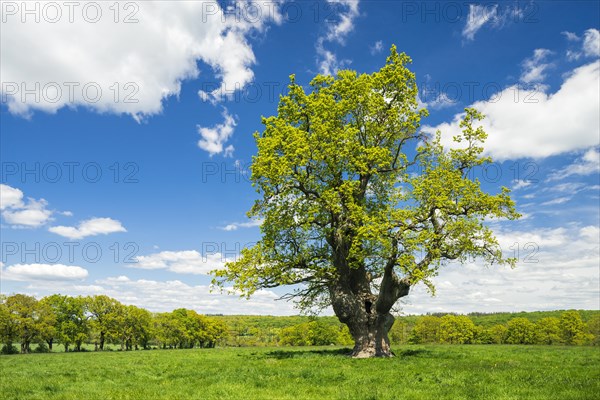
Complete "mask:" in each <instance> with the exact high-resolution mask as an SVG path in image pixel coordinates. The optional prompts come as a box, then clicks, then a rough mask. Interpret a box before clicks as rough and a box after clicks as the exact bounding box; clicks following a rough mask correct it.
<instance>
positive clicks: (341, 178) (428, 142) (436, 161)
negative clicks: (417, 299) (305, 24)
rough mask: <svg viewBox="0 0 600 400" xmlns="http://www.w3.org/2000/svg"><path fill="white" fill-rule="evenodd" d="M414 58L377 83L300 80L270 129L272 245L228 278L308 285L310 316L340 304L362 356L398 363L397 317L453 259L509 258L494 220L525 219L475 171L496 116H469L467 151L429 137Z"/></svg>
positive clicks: (263, 185) (254, 213) (392, 60)
mask: <svg viewBox="0 0 600 400" xmlns="http://www.w3.org/2000/svg"><path fill="white" fill-rule="evenodd" d="M410 61H411V60H410V58H409V57H408V56H406V55H405V54H403V53H402V54H399V53H398V52H397V51H396V48H395V47H392V49H391V52H390V55H389V57H388V58H387V61H386V64H385V66H384V67H383V68H381V70H379V71H377V72H374V73H372V74H360V75H359V74H357V73H356V72H355V71H349V70H344V71H339V72H338V73H337V74H336V76H335V77H333V76H322V75H317V76H316V77H315V78H314V79H313V80H312V82H311V83H310V90H309V91H308V92H307V91H305V89H304V88H303V87H302V86H300V85H298V84H297V83H296V82H295V78H294V76H292V77H291V83H290V85H289V92H288V94H287V95H285V96H282V97H281V98H280V102H279V106H278V110H277V115H276V116H272V117H269V118H263V124H264V126H265V129H264V131H263V132H262V133H256V134H255V139H256V144H257V147H258V154H257V155H256V156H254V158H253V162H252V177H251V180H252V182H253V185H254V186H255V188H256V189H257V191H258V193H259V194H260V195H261V198H260V199H259V200H257V201H256V203H255V204H254V206H253V207H252V209H251V211H250V212H249V216H250V217H252V218H259V219H262V220H263V222H262V225H261V232H262V237H261V239H260V240H259V241H258V242H257V243H256V245H255V246H253V247H251V248H247V249H244V250H243V251H242V254H241V257H239V259H237V260H236V261H234V262H230V263H227V264H226V266H225V268H224V269H222V270H218V271H215V275H216V276H215V283H218V284H221V285H224V284H225V282H227V281H232V282H233V284H234V287H235V288H236V289H237V290H239V291H241V292H242V293H244V294H245V295H247V296H250V295H252V294H253V293H254V292H255V291H257V290H259V289H261V288H272V287H276V286H281V285H296V286H294V287H295V289H294V290H293V291H291V293H290V294H289V295H288V296H286V297H288V298H294V299H295V300H296V301H297V303H298V305H299V306H300V307H312V306H315V305H317V306H329V305H330V306H331V307H332V308H333V311H334V312H335V314H336V315H337V317H338V318H339V320H340V321H341V322H343V323H345V324H346V325H347V326H348V328H349V330H350V333H351V335H352V337H353V339H354V342H355V346H354V351H353V356H355V357H372V356H391V355H392V352H391V350H390V346H389V340H388V331H389V329H390V328H391V326H392V324H393V322H394V317H393V316H392V314H391V311H392V307H393V306H394V305H395V304H396V302H397V301H398V299H400V298H401V297H403V296H406V295H408V293H409V290H410V288H411V287H413V286H414V285H416V284H418V283H424V284H425V285H428V287H429V288H430V289H431V290H433V289H434V287H433V284H432V281H431V278H432V277H434V276H435V275H436V274H437V271H438V269H439V268H440V267H441V266H443V265H444V264H445V263H447V262H448V261H449V260H456V261H464V260H465V259H466V258H467V257H477V258H479V259H482V260H484V261H485V262H488V263H493V262H497V263H509V264H512V263H514V260H512V259H504V258H503V255H502V251H501V249H500V247H499V245H498V242H497V240H496V239H495V237H494V235H493V232H492V231H491V230H490V228H489V227H487V226H486V224H485V221H486V220H487V219H490V218H508V219H514V218H518V216H519V215H518V213H517V212H516V211H515V208H514V203H513V201H512V200H511V199H510V197H509V191H508V189H506V188H504V187H503V188H501V189H500V191H499V193H498V194H489V193H486V192H485V191H483V190H482V188H481V185H480V182H479V181H478V180H476V179H473V177H472V176H473V175H472V174H470V172H471V171H472V170H473V169H474V168H478V167H481V166H483V165H485V164H486V163H489V162H491V159H490V158H488V157H484V156H483V155H482V153H483V148H482V143H483V142H484V140H485V138H486V133H485V132H484V131H483V129H482V128H481V127H475V126H474V124H475V123H476V122H477V120H480V119H481V118H482V116H481V115H480V114H479V113H478V112H477V111H475V110H472V109H467V110H466V112H465V115H464V119H463V121H462V123H461V127H462V134H460V135H458V137H456V138H455V140H456V141H457V142H459V144H460V146H458V147H459V148H456V149H444V148H443V147H442V145H441V143H440V137H439V134H438V135H436V136H435V137H428V136H427V135H425V134H423V133H422V132H421V131H420V130H419V124H420V119H421V117H423V116H425V115H427V111H426V110H424V109H419V108H418V102H417V95H418V90H417V85H416V82H415V75H414V74H413V73H412V72H411V71H410V70H409V69H408V68H407V67H406V65H407V64H408V63H410Z"/></svg>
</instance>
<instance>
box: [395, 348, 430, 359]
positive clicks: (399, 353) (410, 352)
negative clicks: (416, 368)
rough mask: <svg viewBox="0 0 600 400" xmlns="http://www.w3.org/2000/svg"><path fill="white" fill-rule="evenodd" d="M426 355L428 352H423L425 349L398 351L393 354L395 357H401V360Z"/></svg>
mask: <svg viewBox="0 0 600 400" xmlns="http://www.w3.org/2000/svg"><path fill="white" fill-rule="evenodd" d="M427 353H429V350H425V349H405V350H399V351H395V352H394V354H395V355H396V357H402V358H406V357H415V356H419V355H424V354H427Z"/></svg>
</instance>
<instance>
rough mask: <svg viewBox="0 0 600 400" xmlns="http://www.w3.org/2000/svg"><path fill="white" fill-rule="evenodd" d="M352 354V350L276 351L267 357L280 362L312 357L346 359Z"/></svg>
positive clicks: (267, 354) (269, 353)
mask: <svg viewBox="0 0 600 400" xmlns="http://www.w3.org/2000/svg"><path fill="white" fill-rule="evenodd" d="M351 353H352V349H349V348H342V349H318V350H317V349H314V350H275V351H270V352H268V353H266V354H265V355H266V357H268V358H276V359H278V360H282V359H286V358H296V357H306V356H310V355H319V356H337V357H346V356H349V355H350V354H351Z"/></svg>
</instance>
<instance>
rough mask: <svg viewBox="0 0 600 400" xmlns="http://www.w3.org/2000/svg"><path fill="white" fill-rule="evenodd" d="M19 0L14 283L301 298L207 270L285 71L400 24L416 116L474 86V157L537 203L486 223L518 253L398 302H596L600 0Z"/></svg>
mask: <svg viewBox="0 0 600 400" xmlns="http://www.w3.org/2000/svg"><path fill="white" fill-rule="evenodd" d="M28 4H29V5H28V8H27V9H24V8H23V5H22V3H21V2H11V1H3V2H2V6H1V10H2V25H1V29H2V34H1V35H0V40H1V43H0V44H1V46H0V49H1V61H0V64H1V65H0V67H1V68H0V78H1V83H2V86H1V93H2V103H1V105H0V116H1V121H0V128H1V137H0V144H1V150H0V156H1V161H2V170H1V176H0V183H1V184H2V186H1V188H2V192H1V193H2V199H1V200H2V201H1V203H0V205H1V208H2V211H1V212H2V222H1V224H2V225H1V231H0V233H1V235H2V239H1V242H2V260H1V262H2V264H1V266H2V282H1V284H2V287H1V291H2V293H4V294H10V293H15V292H19V293H29V294H33V295H36V296H43V295H46V294H49V293H56V292H60V293H64V294H72V295H88V294H96V293H106V294H108V295H111V296H113V297H115V298H117V299H119V300H121V301H123V302H124V303H128V304H136V305H139V306H143V307H146V308H148V309H151V310H153V311H160V310H171V309H173V308H177V307H188V308H193V309H196V310H197V311H199V312H204V313H226V314H274V315H276V314H294V313H297V310H295V309H294V308H293V307H292V305H291V304H289V303H285V302H282V301H275V300H274V299H276V298H277V297H279V296H280V295H281V294H283V293H285V289H275V290H268V291H267V290H263V291H260V292H259V293H257V294H256V295H255V296H254V297H253V298H252V299H250V300H243V299H239V298H238V297H237V296H235V295H229V296H228V295H226V294H219V293H211V292H210V290H209V287H208V285H209V283H210V277H209V276H208V275H207V271H209V270H211V269H214V268H217V267H219V266H221V265H222V264H223V262H224V261H226V260H227V259H232V258H235V257H236V255H237V253H238V251H239V249H240V248H241V247H243V246H245V245H248V244H251V243H252V242H253V241H255V240H257V239H258V238H259V234H260V231H259V228H258V227H257V223H256V221H250V220H248V219H247V217H246V216H245V213H246V211H247V210H248V209H249V208H250V207H251V205H252V203H253V201H254V199H256V196H257V195H256V193H255V192H254V190H253V188H252V187H251V185H250V182H249V180H248V177H247V167H248V165H249V163H250V161H251V157H252V155H253V154H254V153H255V150H256V148H255V145H254V140H253V138H252V134H253V132H255V131H257V130H260V129H261V123H260V117H261V116H269V115H273V114H274V113H275V110H276V106H277V99H278V96H279V94H280V93H283V92H284V91H285V87H286V85H287V82H288V77H289V75H290V74H295V75H296V80H297V82H299V83H300V84H303V85H306V84H307V83H308V82H309V81H310V80H311V79H312V77H314V75H315V74H317V73H325V74H331V73H335V72H336V71H337V70H339V69H344V68H350V69H355V70H357V71H359V72H366V73H369V72H373V71H376V70H378V69H379V68H380V67H381V66H382V65H383V64H384V62H385V57H386V54H387V52H388V51H389V48H390V46H391V45H392V44H395V45H396V46H397V47H398V49H399V50H400V51H404V52H406V53H407V54H408V55H409V56H410V57H412V59H413V64H412V66H411V69H412V70H413V71H414V72H415V73H416V76H417V82H418V84H419V88H420V101H421V103H422V104H423V106H425V107H427V108H428V109H429V111H430V116H429V117H428V118H426V119H425V120H424V121H423V128H422V129H423V130H425V131H427V132H434V131H435V130H437V129H440V130H441V131H442V133H443V138H444V141H445V143H447V144H448V145H451V137H452V134H453V132H456V130H457V121H458V118H459V117H460V113H461V112H462V110H463V109H464V108H465V107H467V106H471V105H472V106H475V107H476V108H478V109H479V110H480V111H482V112H484V113H485V114H486V115H487V116H488V118H487V119H486V120H485V122H484V126H485V128H486V131H487V132H488V134H489V139H488V143H487V146H486V147H487V149H488V150H487V151H488V154H489V155H491V156H492V157H494V159H495V160H497V161H496V162H495V163H494V164H493V166H492V167H490V168H489V169H488V170H487V172H486V173H480V175H481V176H479V178H480V179H481V180H482V182H483V185H484V186H485V187H486V188H487V189H488V190H490V191H497V190H498V188H499V187H500V186H501V185H504V186H507V187H510V188H512V189H513V196H514V199H515V200H516V202H517V206H518V209H519V211H520V212H521V213H522V214H523V215H524V217H523V218H522V219H521V220H520V221H518V222H511V223H506V222H503V221H500V222H490V223H491V225H492V226H493V228H494V230H495V232H496V233H497V236H498V238H499V240H500V242H501V244H502V245H503V248H504V250H505V251H506V252H507V254H509V255H511V256H515V255H516V256H518V258H519V264H518V268H516V269H515V270H510V269H505V268H500V267H491V268H485V267H483V266H482V265H480V263H478V262H477V261H474V262H472V263H467V264H466V265H462V266H459V265H449V266H448V268H447V269H445V270H443V271H442V272H441V273H440V275H439V276H438V277H437V278H436V280H435V282H436V284H437V288H438V290H437V295H436V296H435V297H431V296H430V295H429V294H428V293H427V292H426V291H425V289H424V288H423V287H416V288H414V289H413V291H412V292H411V294H410V296H408V297H407V298H405V299H404V300H403V304H402V305H401V306H402V308H403V311H404V312H406V313H425V312H436V311H454V312H471V311H489V312H491V311H518V310H545V309H567V308H586V309H597V308H599V307H600V304H599V303H600V293H599V286H600V276H599V260H600V256H599V247H600V243H599V232H600V230H599V226H600V220H599V218H600V215H599V211H598V210H599V207H598V206H599V202H600V196H599V194H600V185H599V184H600V182H599V164H600V159H599V158H600V155H599V146H600V127H599V125H600V122H599V120H600V115H599V112H598V109H599V107H600V101H599V94H598V93H599V89H600V87H599V75H600V73H599V65H600V64H599V58H600V35H599V32H598V29H599V15H600V6H599V4H598V3H597V2H591V1H581V2H535V1H534V2H498V3H494V2H486V3H463V2H394V1H358V0H356V1H352V0H339V1H330V2H326V1H319V2H317V1H301V2H286V1H278V2H266V1H265V2H261V1H256V2H249V1H239V2H219V3H216V2H200V1H188V2H184V1H179V2H171V3H168V2H120V3H118V7H114V6H113V8H109V7H110V6H111V4H112V3H104V2H98V3H93V2H92V3H89V2H76V4H75V6H73V8H69V7H67V6H66V5H65V4H64V3H61V2H55V3H52V4H50V5H49V4H48V3H45V2H31V3H28ZM326 312H330V311H326Z"/></svg>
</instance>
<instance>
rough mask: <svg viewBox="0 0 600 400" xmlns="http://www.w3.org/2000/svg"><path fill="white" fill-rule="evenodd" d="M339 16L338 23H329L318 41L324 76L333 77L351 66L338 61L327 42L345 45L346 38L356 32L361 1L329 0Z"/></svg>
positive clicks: (347, 61)
mask: <svg viewBox="0 0 600 400" xmlns="http://www.w3.org/2000/svg"><path fill="white" fill-rule="evenodd" d="M327 2H328V3H329V5H330V7H332V9H333V10H334V12H335V15H336V16H337V21H327V22H328V24H329V25H328V26H327V30H326V32H325V34H324V35H323V36H320V37H319V38H318V39H317V44H316V50H317V65H318V67H319V72H320V73H321V74H323V75H333V74H335V73H336V72H337V71H338V70H339V69H341V68H343V67H345V66H347V65H348V64H350V60H338V58H337V56H336V55H335V53H334V52H333V51H331V50H329V49H327V45H326V43H327V42H330V43H334V42H335V43H338V44H340V45H344V44H345V43H346V37H347V36H348V35H349V34H350V32H352V31H353V30H354V21H355V20H356V18H357V17H358V16H359V14H360V13H359V10H358V4H359V0H327Z"/></svg>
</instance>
